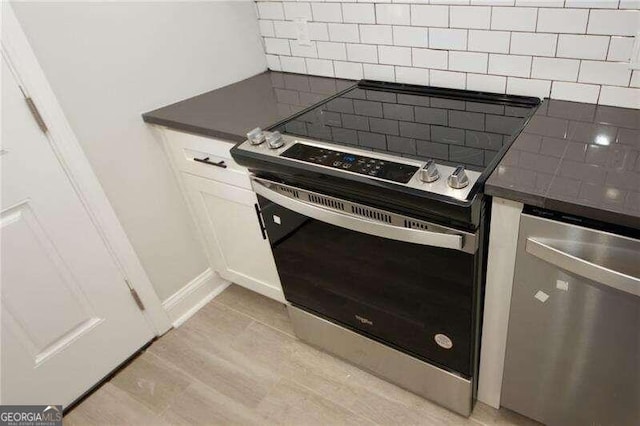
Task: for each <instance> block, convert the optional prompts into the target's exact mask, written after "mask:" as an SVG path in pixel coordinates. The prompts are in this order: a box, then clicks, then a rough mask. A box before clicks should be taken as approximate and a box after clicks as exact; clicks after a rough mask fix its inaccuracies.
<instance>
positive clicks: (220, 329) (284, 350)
mask: <svg viewBox="0 0 640 426" xmlns="http://www.w3.org/2000/svg"><path fill="white" fill-rule="evenodd" d="M64 420H65V423H69V424H71V425H76V424H77V425H105V424H112V425H116V424H117V425H120V424H122V425H129V424H131V425H133V424H135V425H146V424H153V425H163V424H178V425H182V424H202V425H205V424H225V425H227V424H238V425H253V424H261V425H271V424H277V425H305V426H306V425H367V424H379V425H397V424H402V425H456V426H458V425H460V426H464V425H471V426H479V425H485V426H507V425H518V426H531V425H536V424H537V423H535V422H533V421H531V420H529V419H527V418H525V417H522V416H519V415H517V414H515V413H512V412H510V411H508V410H502V409H501V410H495V409H493V408H491V407H488V406H486V405H484V404H482V403H477V404H476V406H475V409H474V411H473V413H472V415H471V417H469V418H468V419H467V418H464V417H461V416H459V415H457V414H455V413H452V412H450V411H448V410H446V409H444V408H442V407H440V406H438V405H436V404H433V403H431V402H430V401H427V400H425V399H423V398H421V397H419V396H417V395H415V394H413V393H411V392H408V391H406V390H404V389H401V388H399V387H397V386H395V385H393V384H391V383H388V382H386V381H384V380H382V379H380V378H378V377H376V376H373V375H371V374H369V373H367V372H365V371H363V370H360V369H359V368H357V367H355V366H353V365H351V364H349V363H347V362H344V361H342V360H340V359H337V358H335V357H333V356H332V355H329V354H327V353H325V352H322V351H321V350H318V349H316V348H313V347H311V346H309V345H306V344H304V343H302V342H301V341H299V340H298V339H296V338H295V336H294V335H293V331H292V327H291V323H290V322H289V318H288V316H287V313H286V310H285V308H284V305H282V304H280V303H278V302H275V301H273V300H270V299H267V298H265V297H263V296H260V295H258V294H256V293H253V292H251V291H249V290H246V289H244V288H241V287H239V286H236V285H232V286H230V287H229V288H227V289H226V290H225V291H224V292H223V293H222V294H220V295H219V296H218V297H217V298H216V299H214V301H212V302H210V303H209V304H207V305H206V306H205V307H203V308H202V309H201V310H200V311H199V312H198V313H197V314H196V315H194V316H193V317H192V318H190V319H189V320H188V321H187V322H185V323H184V324H183V325H182V326H181V327H179V328H178V329H175V330H172V331H170V332H169V333H167V334H165V335H164V336H162V337H161V338H160V339H158V340H157V341H156V342H154V343H153V344H152V345H151V346H150V347H149V348H148V349H147V351H146V352H145V353H143V354H142V355H140V356H139V357H138V358H137V359H136V360H134V361H133V362H132V363H131V364H129V365H128V366H126V367H125V368H124V369H122V370H121V371H120V372H119V373H118V374H117V375H116V376H115V377H113V378H112V379H111V381H109V382H108V383H106V384H104V385H103V386H102V387H101V388H100V389H98V390H97V391H95V392H94V393H93V394H92V395H91V396H89V397H88V398H87V399H86V400H84V401H83V402H82V403H81V404H79V405H78V406H77V407H76V408H74V409H73V410H72V411H71V412H70V413H68V414H67V415H66V416H65V418H64Z"/></svg>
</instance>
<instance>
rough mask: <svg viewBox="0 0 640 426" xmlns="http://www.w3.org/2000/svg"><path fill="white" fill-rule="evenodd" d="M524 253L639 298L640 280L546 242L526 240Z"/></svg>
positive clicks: (533, 239)
mask: <svg viewBox="0 0 640 426" xmlns="http://www.w3.org/2000/svg"><path fill="white" fill-rule="evenodd" d="M525 248H526V251H527V253H529V254H530V255H532V256H535V257H537V258H538V259H541V260H543V261H545V262H547V263H550V264H552V265H555V266H557V267H558V268H561V269H564V270H566V271H569V272H572V273H574V274H576V275H579V276H581V277H584V278H587V279H589V280H591V281H595V282H597V283H599V284H602V285H606V286H608V287H612V288H615V289H617V290H620V291H623V292H625V293H629V294H632V295H634V296H637V297H640V278H638V277H634V276H631V275H627V274H624V273H622V272H619V271H614V270H613V269H609V268H606V267H604V266H601V265H597V264H595V263H593V262H590V261H588V260H586V259H582V258H580V257H577V256H574V255H573V254H570V253H566V252H564V251H562V250H559V249H557V248H555V247H552V246H551V245H549V244H548V241H542V240H537V239H535V238H531V237H530V238H527V242H526V246H525Z"/></svg>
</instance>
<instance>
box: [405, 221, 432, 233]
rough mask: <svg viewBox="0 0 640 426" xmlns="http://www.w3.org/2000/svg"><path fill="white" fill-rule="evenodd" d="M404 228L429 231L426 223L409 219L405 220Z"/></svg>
mask: <svg viewBox="0 0 640 426" xmlns="http://www.w3.org/2000/svg"><path fill="white" fill-rule="evenodd" d="M404 227H405V228H409V229H422V230H423V231H427V230H428V229H429V226H428V225H427V224H426V223H422V222H416V221H414V220H408V219H405V220H404Z"/></svg>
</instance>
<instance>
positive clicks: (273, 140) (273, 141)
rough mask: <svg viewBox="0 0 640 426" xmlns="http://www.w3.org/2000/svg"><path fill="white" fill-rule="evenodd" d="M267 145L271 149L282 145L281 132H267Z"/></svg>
mask: <svg viewBox="0 0 640 426" xmlns="http://www.w3.org/2000/svg"><path fill="white" fill-rule="evenodd" d="M267 145H269V148H271V149H276V148H280V147H281V146H282V145H284V139H283V138H282V134H280V132H271V133H269V134H268V135H267Z"/></svg>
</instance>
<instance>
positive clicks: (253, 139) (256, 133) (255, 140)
mask: <svg viewBox="0 0 640 426" xmlns="http://www.w3.org/2000/svg"><path fill="white" fill-rule="evenodd" d="M247 139H249V143H250V144H251V145H260V144H261V143H262V142H264V139H265V137H264V132H263V131H262V129H261V128H260V127H256V128H255V129H253V130H252V131H250V132H249V133H247Z"/></svg>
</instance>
